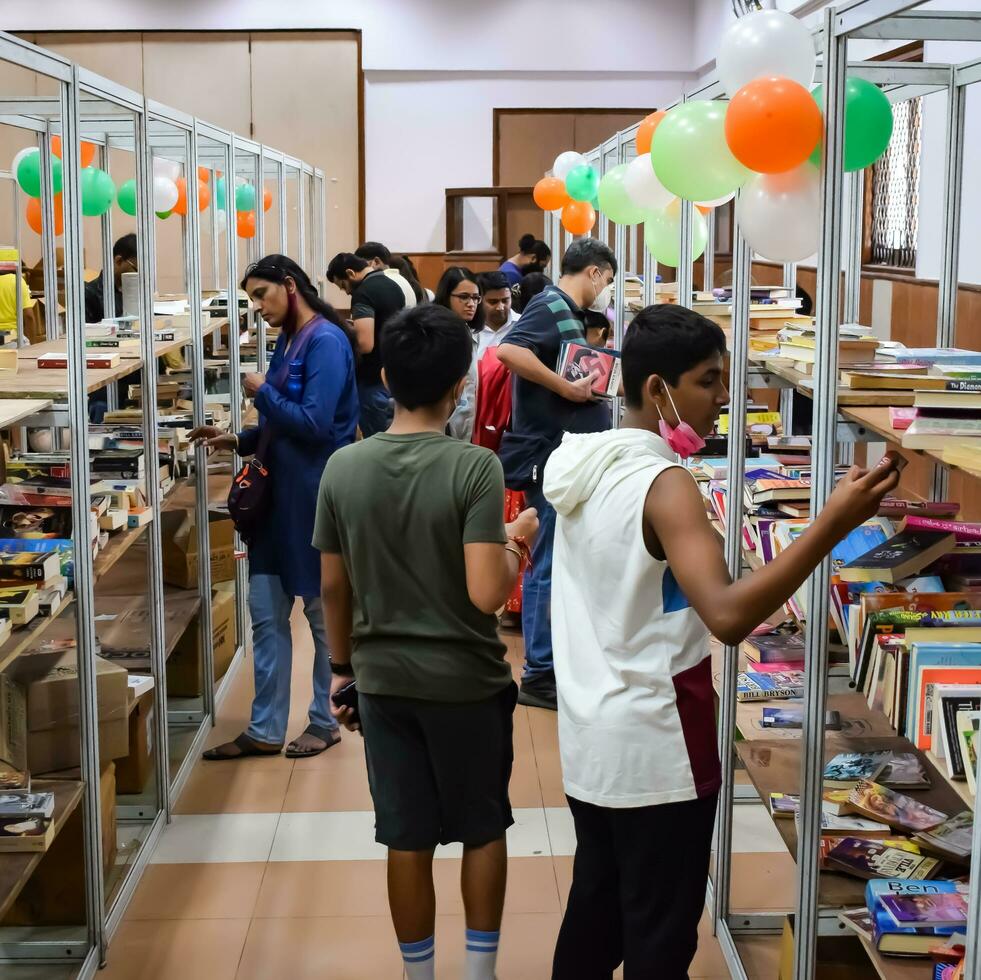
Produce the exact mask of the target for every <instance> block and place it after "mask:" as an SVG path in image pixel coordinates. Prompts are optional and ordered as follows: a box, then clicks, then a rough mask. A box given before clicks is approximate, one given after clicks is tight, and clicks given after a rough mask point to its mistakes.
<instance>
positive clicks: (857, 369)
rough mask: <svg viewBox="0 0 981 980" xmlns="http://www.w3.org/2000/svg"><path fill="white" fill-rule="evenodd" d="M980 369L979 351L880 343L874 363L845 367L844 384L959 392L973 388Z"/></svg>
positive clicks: (890, 389) (886, 389) (858, 387)
mask: <svg viewBox="0 0 981 980" xmlns="http://www.w3.org/2000/svg"><path fill="white" fill-rule="evenodd" d="M979 371H981V354H979V353H977V352H975V351H965V350H960V349H958V348H946V347H918V348H908V347H904V346H903V345H902V344H896V343H880V346H879V350H878V352H877V354H876V359H875V361H874V362H872V363H869V364H861V365H851V366H845V367H844V368H843V370H842V372H841V384H842V386H843V387H845V388H851V389H855V390H871V391H875V390H884V391H936V392H958V391H961V390H962V389H964V390H970V383H971V382H973V381H977V380H978V379H979V377H981V375H979Z"/></svg>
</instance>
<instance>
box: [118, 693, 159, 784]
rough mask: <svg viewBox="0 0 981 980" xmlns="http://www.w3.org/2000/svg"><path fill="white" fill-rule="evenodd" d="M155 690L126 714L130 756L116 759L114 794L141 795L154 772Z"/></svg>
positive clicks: (137, 702) (143, 697)
mask: <svg viewBox="0 0 981 980" xmlns="http://www.w3.org/2000/svg"><path fill="white" fill-rule="evenodd" d="M154 694H155V692H154V691H147V693H146V694H144V695H143V696H142V697H141V698H138V699H137V701H136V703H135V705H134V706H133V710H132V711H131V712H130V715H129V755H126V756H124V757H122V758H119V759H116V792H117V793H142V792H143V790H144V789H146V784H147V781H148V780H149V779H150V774H151V773H152V772H153V704H154Z"/></svg>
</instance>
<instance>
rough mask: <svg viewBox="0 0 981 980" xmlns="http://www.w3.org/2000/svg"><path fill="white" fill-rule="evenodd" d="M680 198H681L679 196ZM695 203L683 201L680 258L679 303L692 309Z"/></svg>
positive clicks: (678, 273)
mask: <svg viewBox="0 0 981 980" xmlns="http://www.w3.org/2000/svg"><path fill="white" fill-rule="evenodd" d="M679 200H681V199H680V198H679ZM694 207H695V206H694V205H693V204H692V203H691V201H681V248H680V249H679V258H678V272H677V280H678V305H679V306H687V307H688V308H689V309H691V294H692V287H693V286H694V269H693V268H692V264H691V229H692V212H693V210H694Z"/></svg>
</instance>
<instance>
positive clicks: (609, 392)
mask: <svg viewBox="0 0 981 980" xmlns="http://www.w3.org/2000/svg"><path fill="white" fill-rule="evenodd" d="M555 370H556V373H557V374H558V375H559V376H560V377H562V378H565V380H566V381H581V380H582V379H583V378H592V379H593V387H592V390H593V394H595V395H598V396H599V397H600V398H616V397H617V396H618V395H619V394H620V385H621V362H620V352H619V351H615V350H610V349H608V348H605V347H604V348H598V347H588V346H587V345H585V344H577V343H572V342H570V341H566V342H565V343H564V344H563V345H562V348H561V349H560V351H559V363H558V366H557V367H556V369H555Z"/></svg>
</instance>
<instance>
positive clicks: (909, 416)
mask: <svg viewBox="0 0 981 980" xmlns="http://www.w3.org/2000/svg"><path fill="white" fill-rule="evenodd" d="M916 416H917V409H915V408H905V407H902V406H897V405H892V406H890V408H889V424H890V425H891V426H892V427H893V428H894V429H896V430H897V431H898V432H905V431H906V430H907V429H908V428H909V427H910V426H911V425H912V424H913V421H914V419H916Z"/></svg>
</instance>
